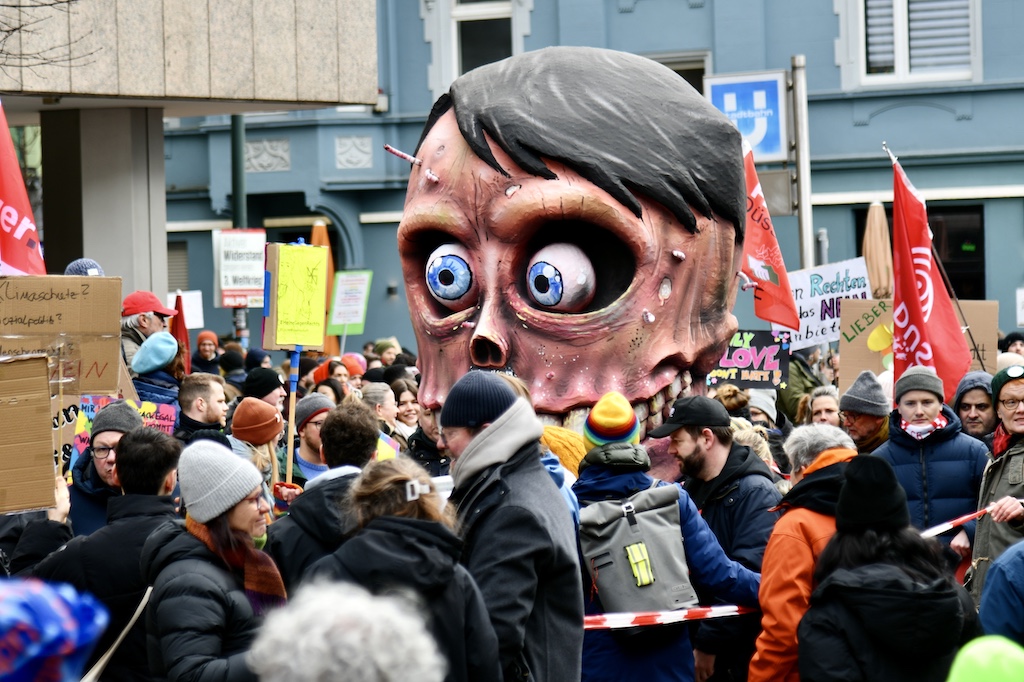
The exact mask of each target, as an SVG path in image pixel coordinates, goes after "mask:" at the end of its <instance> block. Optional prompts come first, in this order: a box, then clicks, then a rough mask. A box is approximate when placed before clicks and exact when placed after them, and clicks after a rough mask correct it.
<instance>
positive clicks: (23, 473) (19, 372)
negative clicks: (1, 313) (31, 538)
mask: <svg viewBox="0 0 1024 682" xmlns="http://www.w3.org/2000/svg"><path fill="white" fill-rule="evenodd" d="M26 279H30V278H26ZM49 374H50V370H49V368H48V367H47V362H46V356H43V355H36V356H32V357H20V358H7V359H5V360H2V361H0V415H3V420H2V421H3V424H4V426H5V427H6V428H5V429H4V437H3V438H0V512H12V511H26V510H29V509H45V508H47V507H52V506H53V478H54V468H53V467H54V462H53V428H52V426H51V417H52V415H51V412H50V384H49V379H48V377H49Z"/></svg>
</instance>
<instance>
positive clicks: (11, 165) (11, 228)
mask: <svg viewBox="0 0 1024 682" xmlns="http://www.w3.org/2000/svg"><path fill="white" fill-rule="evenodd" d="M45 274H46V265H45V264H44V263H43V248H42V245H40V243H39V235H38V234H37V233H36V221H35V218H33V217H32V205H31V204H30V203H29V201H28V192H26V191H25V180H24V179H23V178H22V177H21V166H20V165H19V164H18V156H17V154H15V153H14V141H13V140H12V139H11V131H10V128H8V127H7V116H6V114H4V110H3V107H2V106H0V275H45Z"/></svg>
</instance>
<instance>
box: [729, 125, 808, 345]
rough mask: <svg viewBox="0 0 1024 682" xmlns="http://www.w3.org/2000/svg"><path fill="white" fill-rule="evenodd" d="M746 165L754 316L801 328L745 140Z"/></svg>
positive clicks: (747, 260)
mask: <svg viewBox="0 0 1024 682" xmlns="http://www.w3.org/2000/svg"><path fill="white" fill-rule="evenodd" d="M743 165H744V168H745V171H746V176H747V229H746V237H745V238H744V242H743V266H742V268H741V270H742V272H743V274H745V275H746V276H747V277H749V278H750V279H751V280H753V281H755V282H756V283H757V286H756V287H755V288H754V314H755V315H757V316H758V317H759V318H761V319H762V320H765V321H767V322H773V323H775V324H777V325H779V326H781V327H786V328H787V329H800V314H799V313H798V312H797V308H796V301H795V300H793V290H792V289H790V288H789V275H788V274H787V273H786V264H785V263H784V262H783V261H782V251H781V250H779V240H778V237H776V236H775V227H774V226H772V219H771V216H769V215H768V204H767V203H765V199H764V193H763V192H762V191H761V181H760V180H758V179H757V171H756V170H755V169H754V150H753V149H751V147H750V145H749V144H747V141H746V140H744V141H743Z"/></svg>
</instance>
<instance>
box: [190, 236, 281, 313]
mask: <svg viewBox="0 0 1024 682" xmlns="http://www.w3.org/2000/svg"><path fill="white" fill-rule="evenodd" d="M266 246H267V231H266V230H264V229H260V228H234V229H231V230H214V231H213V269H214V273H213V275H214V276H213V305H214V307H215V308H261V307H263V258H264V249H265V248H266ZM191 324H192V323H191V321H190V322H189V329H194V328H195V327H192V326H191Z"/></svg>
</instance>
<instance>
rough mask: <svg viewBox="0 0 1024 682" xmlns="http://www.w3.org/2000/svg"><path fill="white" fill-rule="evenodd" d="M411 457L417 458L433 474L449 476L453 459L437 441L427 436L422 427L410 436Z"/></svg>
mask: <svg viewBox="0 0 1024 682" xmlns="http://www.w3.org/2000/svg"><path fill="white" fill-rule="evenodd" d="M409 457H411V458H412V459H414V460H416V462H417V463H419V465H420V466H422V467H423V468H424V469H426V470H427V471H428V472H429V473H430V475H431V476H447V475H448V474H449V473H450V471H449V469H451V462H452V460H451V459H450V458H449V457H446V456H445V455H442V454H441V453H440V452H439V451H438V449H437V442H436V441H432V440H430V439H429V438H427V434H425V433H423V429H422V428H417V429H416V430H415V431H413V432H412V435H411V436H409Z"/></svg>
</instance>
